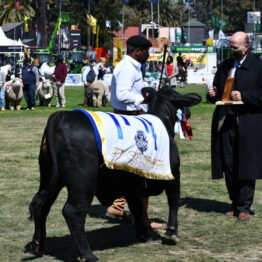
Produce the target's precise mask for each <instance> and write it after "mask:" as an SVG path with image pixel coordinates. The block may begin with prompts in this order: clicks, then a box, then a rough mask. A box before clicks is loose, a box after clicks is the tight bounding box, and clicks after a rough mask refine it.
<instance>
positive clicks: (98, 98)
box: [97, 93, 104, 107]
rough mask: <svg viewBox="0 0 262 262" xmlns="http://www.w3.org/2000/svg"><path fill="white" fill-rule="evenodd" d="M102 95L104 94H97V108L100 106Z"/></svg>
mask: <svg viewBox="0 0 262 262" xmlns="http://www.w3.org/2000/svg"><path fill="white" fill-rule="evenodd" d="M103 95H104V93H102V94H101V93H99V94H98V97H97V106H98V107H101V106H102V100H103Z"/></svg>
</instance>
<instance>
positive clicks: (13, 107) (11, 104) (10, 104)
mask: <svg viewBox="0 0 262 262" xmlns="http://www.w3.org/2000/svg"><path fill="white" fill-rule="evenodd" d="M9 108H10V110H15V106H14V102H13V101H12V100H10V101H9Z"/></svg>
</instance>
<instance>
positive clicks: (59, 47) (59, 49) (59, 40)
mask: <svg viewBox="0 0 262 262" xmlns="http://www.w3.org/2000/svg"><path fill="white" fill-rule="evenodd" d="M61 10H62V0H60V1H59V19H61ZM60 52H61V25H60V28H59V38H58V53H59V54H60Z"/></svg>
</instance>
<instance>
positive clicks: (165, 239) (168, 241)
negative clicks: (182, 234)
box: [162, 234, 179, 245]
mask: <svg viewBox="0 0 262 262" xmlns="http://www.w3.org/2000/svg"><path fill="white" fill-rule="evenodd" d="M178 242H179V238H178V237H177V236H176V235H175V234H174V235H166V234H165V235H163V236H162V244H163V245H176V244H177V243H178Z"/></svg>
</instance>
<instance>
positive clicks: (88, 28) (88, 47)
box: [87, 0, 90, 51]
mask: <svg viewBox="0 0 262 262" xmlns="http://www.w3.org/2000/svg"><path fill="white" fill-rule="evenodd" d="M88 16H89V24H88V26H87V50H88V51H89V50H90V0H88Z"/></svg>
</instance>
